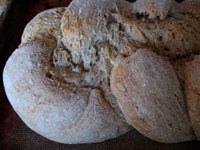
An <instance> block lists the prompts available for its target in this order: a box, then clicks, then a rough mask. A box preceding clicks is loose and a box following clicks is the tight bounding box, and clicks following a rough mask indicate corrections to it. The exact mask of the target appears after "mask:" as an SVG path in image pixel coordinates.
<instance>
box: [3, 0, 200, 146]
mask: <svg viewBox="0 0 200 150" xmlns="http://www.w3.org/2000/svg"><path fill="white" fill-rule="evenodd" d="M199 8H200V3H199V1H197V0H185V1H183V2H181V3H178V2H176V1H174V0H168V1H167V0H162V1H158V0H149V1H146V0H137V1H135V2H128V1H125V0H73V1H72V3H71V4H70V5H69V6H68V7H66V8H56V9H51V10H47V11H44V12H42V13H40V14H38V15H37V16H36V17H35V18H33V20H31V21H30V23H28V24H27V26H26V28H25V30H24V33H23V35H22V41H21V44H20V46H19V48H18V49H16V50H15V51H14V53H13V54H12V55H11V57H10V58H9V60H8V61H7V63H6V65H5V68H4V73H3V81H4V86H5V91H6V94H7V97H8V99H9V101H10V103H11V104H12V106H13V108H14V110H15V111H16V112H17V114H18V115H19V116H20V117H21V118H22V120H23V121H24V122H25V123H26V124H27V126H29V127H30V128H31V129H32V130H34V131H36V132H37V133H39V134H41V135H42V136H44V137H46V138H48V139H51V140H54V141H57V142H61V143H67V144H77V143H93V142H101V141H104V140H107V139H111V138H114V137H117V136H119V135H121V134H124V133H126V132H127V131H129V130H130V129H131V127H130V126H129V125H131V126H132V127H134V128H135V129H137V130H138V131H139V132H140V133H141V134H143V135H144V136H146V137H148V138H150V139H153V140H156V141H159V142H165V143H175V142H182V141H189V140H195V139H197V138H199V137H200V117H199V107H200V104H199V100H200V99H199V96H198V94H199V92H200V91H199V89H200V78H199V75H200V74H199V71H198V69H199V62H200V59H199V56H198V55H199V53H200V42H199V41H200V29H199V26H200V18H199V17H200V16H199V14H200V11H199ZM128 124H129V125H128ZM193 131H194V132H193Z"/></svg>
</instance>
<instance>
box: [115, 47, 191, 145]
mask: <svg viewBox="0 0 200 150" xmlns="http://www.w3.org/2000/svg"><path fill="white" fill-rule="evenodd" d="M111 89H112V91H113V93H114V95H115V96H116V97H117V101H118V104H119V106H120V108H121V109H122V111H123V113H124V114H125V117H126V119H127V121H128V122H129V124H130V125H132V126H133V127H135V128H136V129H137V130H138V131H139V132H140V133H142V134H143V135H145V136H146V137H149V138H151V139H154V140H156V141H159V142H166V143H173V142H181V141H187V140H193V139H194V136H193V134H192V130H191V127H190V123H189V119H188V117H187V110H186V105H185V101H184V97H183V93H182V91H181V86H180V83H179V81H178V79H177V76H176V73H175V71H174V69H173V67H172V66H171V64H170V62H169V61H168V60H165V59H164V58H162V57H160V56H158V55H156V54H154V53H153V52H151V51H150V50H147V49H139V50H137V51H136V52H135V53H133V54H132V55H131V56H129V57H127V58H126V59H124V60H123V59H122V60H119V63H117V64H116V65H115V66H114V68H113V71H112V74H111Z"/></svg>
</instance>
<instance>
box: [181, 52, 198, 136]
mask: <svg viewBox="0 0 200 150" xmlns="http://www.w3.org/2000/svg"><path fill="white" fill-rule="evenodd" d="M184 71H185V81H186V84H185V92H186V98H187V107H188V113H189V116H190V120H191V124H192V127H193V129H194V132H195V134H196V136H197V138H198V139H200V117H199V115H200V97H199V93H200V56H196V57H195V58H194V60H192V61H190V62H187V63H186V66H185V70H184Z"/></svg>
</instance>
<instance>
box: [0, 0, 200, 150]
mask: <svg viewBox="0 0 200 150" xmlns="http://www.w3.org/2000/svg"><path fill="white" fill-rule="evenodd" d="M70 1H71V0H14V2H13V3H12V5H11V7H10V9H9V11H8V14H7V17H6V19H5V21H4V23H3V27H2V29H1V30H0V75H1V78H0V150H45V149H47V150H51V149H52V150H62V149H63V150H64V149H67V150H133V149H136V150H195V149H200V142H197V141H192V142H184V143H178V144H162V143H158V142H155V141H151V140H149V139H147V138H145V137H143V136H142V135H140V134H139V133H138V132H137V131H135V130H132V131H131V132H129V133H127V134H125V135H122V136H120V137H118V138H116V139H112V140H108V141H105V142H102V143H96V144H82V145H65V144H59V143H55V142H52V141H49V140H47V139H46V138H43V137H41V136H40V135H38V134H36V133H35V132H33V131H32V130H30V129H29V128H28V127H27V126H26V125H25V124H24V123H23V122H22V121H21V119H20V118H19V117H18V116H17V114H16V113H15V112H14V110H13V109H12V107H11V105H10V104H9V102H8V100H7V97H6V95H5V92H4V89H3V82H2V71H3V68H4V65H5V63H6V60H7V59H8V57H9V56H10V55H11V53H12V52H13V50H14V49H16V48H17V47H18V45H19V44H20V40H21V35H22V32H23V29H24V27H25V25H26V24H27V23H28V22H29V21H30V20H31V19H32V18H33V17H34V16H35V15H36V14H37V13H39V12H41V11H43V10H46V9H50V8H54V7H60V6H62V7H64V6H67V5H68V4H69V3H70Z"/></svg>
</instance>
